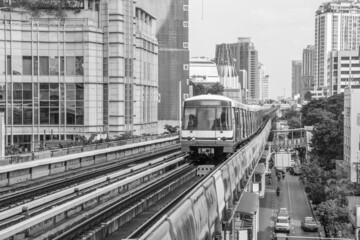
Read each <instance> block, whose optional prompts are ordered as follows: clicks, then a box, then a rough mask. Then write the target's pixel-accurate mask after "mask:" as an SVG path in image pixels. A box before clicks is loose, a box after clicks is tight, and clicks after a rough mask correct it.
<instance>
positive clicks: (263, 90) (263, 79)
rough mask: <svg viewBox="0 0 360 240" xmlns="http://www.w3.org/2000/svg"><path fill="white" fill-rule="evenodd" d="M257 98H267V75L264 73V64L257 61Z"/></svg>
mask: <svg viewBox="0 0 360 240" xmlns="http://www.w3.org/2000/svg"><path fill="white" fill-rule="evenodd" d="M259 79H260V84H259V91H260V98H259V100H262V101H263V100H266V99H268V98H269V75H266V72H265V66H264V64H262V63H260V62H259Z"/></svg>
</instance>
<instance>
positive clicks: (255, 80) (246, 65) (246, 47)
mask: <svg viewBox="0 0 360 240" xmlns="http://www.w3.org/2000/svg"><path fill="white" fill-rule="evenodd" d="M228 45H229V47H230V49H231V52H232V53H233V54H234V57H235V59H236V62H235V69H236V70H237V71H239V70H245V71H246V72H247V86H248V90H249V92H248V93H249V94H248V99H249V100H250V99H251V100H255V101H256V100H259V99H260V95H261V93H260V77H259V71H258V70H259V68H258V51H257V50H256V49H255V45H254V43H253V42H251V38H247V37H239V38H238V42H236V43H231V44H228Z"/></svg>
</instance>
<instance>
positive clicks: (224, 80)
mask: <svg viewBox="0 0 360 240" xmlns="http://www.w3.org/2000/svg"><path fill="white" fill-rule="evenodd" d="M215 63H216V66H217V69H218V73H219V77H220V83H221V84H222V85H223V86H224V93H223V95H224V96H227V97H229V98H231V99H233V100H235V101H238V102H241V101H242V97H241V85H240V82H239V77H238V74H237V71H236V70H235V59H234V57H233V54H232V52H231V49H230V48H229V45H228V44H225V43H223V44H220V45H216V50H215Z"/></svg>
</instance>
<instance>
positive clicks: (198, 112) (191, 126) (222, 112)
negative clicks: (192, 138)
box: [182, 106, 231, 131]
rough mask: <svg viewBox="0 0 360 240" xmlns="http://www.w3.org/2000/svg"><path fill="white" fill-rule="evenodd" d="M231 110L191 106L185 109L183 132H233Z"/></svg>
mask: <svg viewBox="0 0 360 240" xmlns="http://www.w3.org/2000/svg"><path fill="white" fill-rule="evenodd" d="M230 110H231V108H230V107H210V106H199V107H195V106H189V107H186V106H185V109H184V118H183V127H182V128H183V130H219V131H224V130H231V111H230Z"/></svg>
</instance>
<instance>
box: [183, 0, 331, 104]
mask: <svg viewBox="0 0 360 240" xmlns="http://www.w3.org/2000/svg"><path fill="white" fill-rule="evenodd" d="M202 2H203V8H202ZM322 2H326V1H324V0H273V1H269V0H189V8H190V24H189V27H190V29H189V30H190V32H189V34H190V36H189V39H190V43H189V47H190V56H191V57H194V56H207V57H211V58H213V57H215V45H216V44H219V43H234V42H236V41H237V38H238V37H251V39H252V41H253V42H254V44H255V48H256V49H257V50H258V52H259V61H260V62H262V63H263V64H264V65H265V70H266V73H267V74H269V75H270V80H269V81H270V82H269V92H270V97H271V98H276V97H277V96H283V95H284V88H285V96H290V95H291V61H292V60H301V59H302V50H303V49H304V48H306V46H307V45H314V35H315V32H314V31H315V30H314V28H315V26H314V25H315V11H316V10H317V9H318V7H319V6H320V4H321V3H322ZM202 13H203V14H202Z"/></svg>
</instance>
